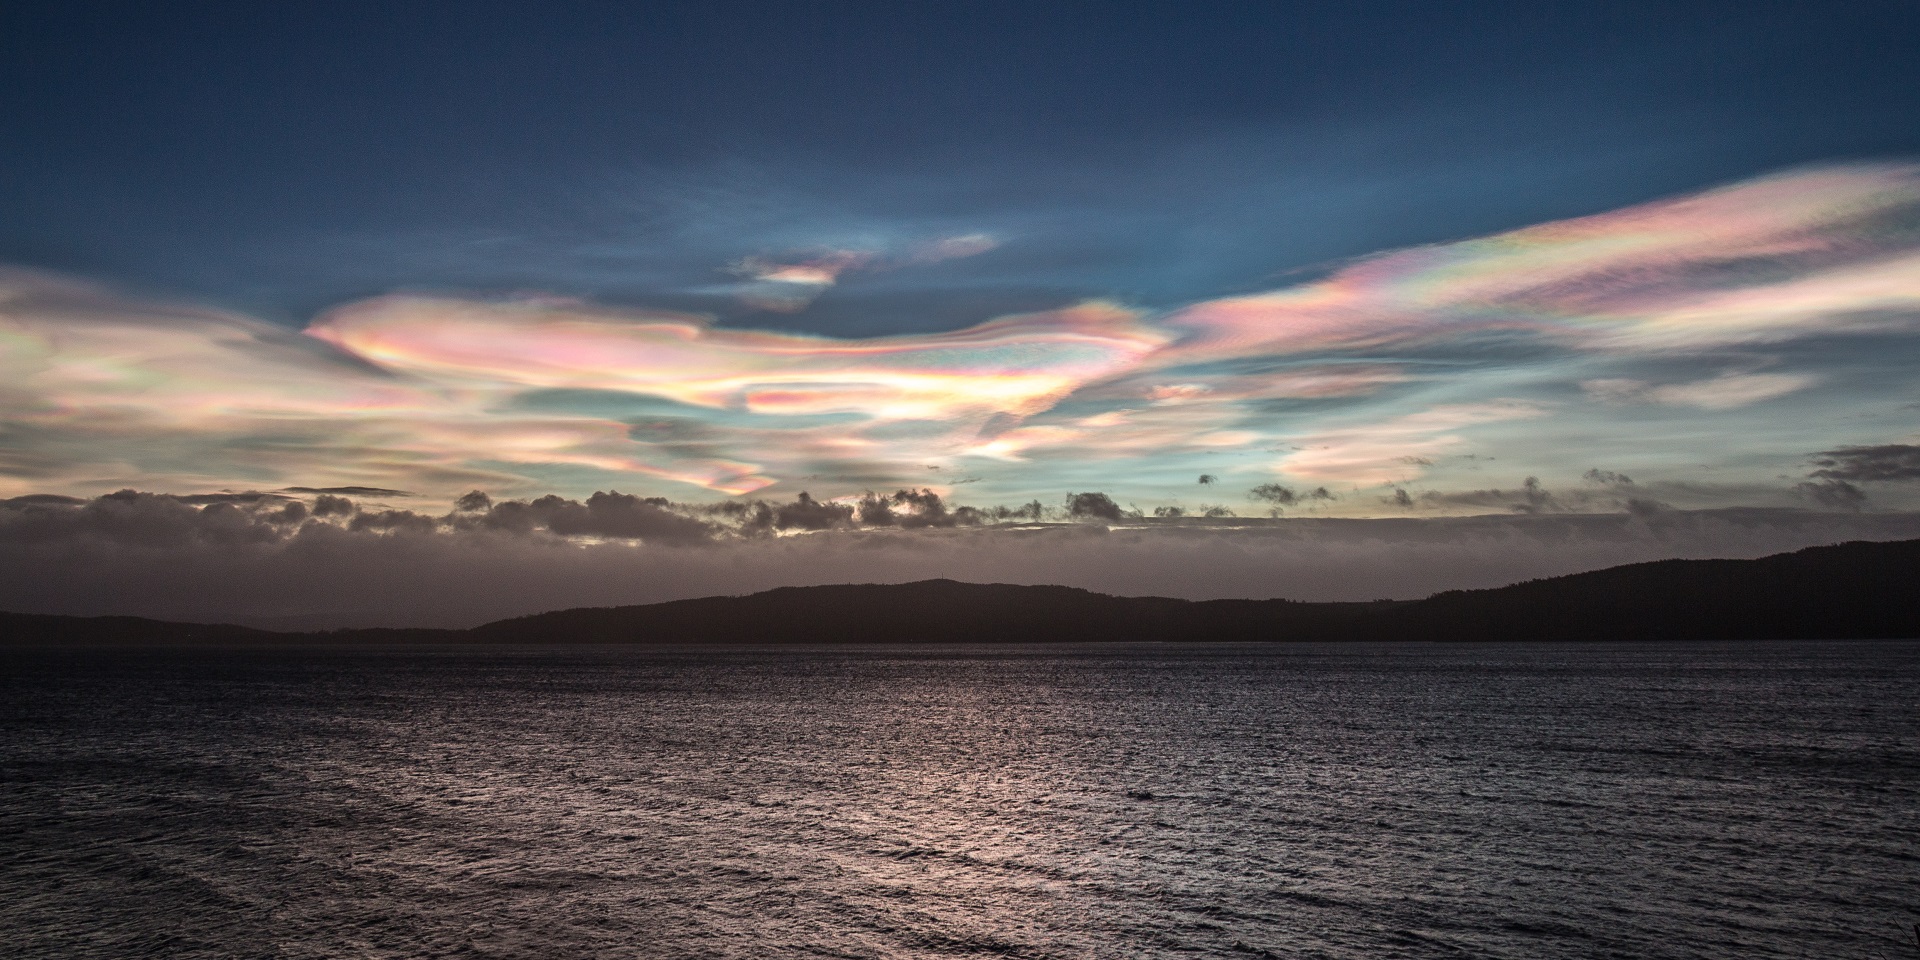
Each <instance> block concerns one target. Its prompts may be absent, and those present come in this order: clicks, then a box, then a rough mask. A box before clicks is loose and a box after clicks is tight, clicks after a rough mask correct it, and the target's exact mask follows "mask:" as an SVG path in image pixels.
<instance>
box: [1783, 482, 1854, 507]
mask: <svg viewBox="0 0 1920 960" xmlns="http://www.w3.org/2000/svg"><path fill="white" fill-rule="evenodd" d="M1793 492H1794V493H1796V494H1799V495H1800V496H1803V497H1806V498H1807V499H1809V500H1812V501H1813V502H1815V503H1817V504H1820V505H1821V506H1823V507H1832V508H1834V509H1836V510H1859V509H1860V508H1861V507H1864V506H1866V503H1867V495H1866V493H1865V492H1864V491H1862V490H1861V489H1860V488H1859V487H1856V486H1854V485H1853V484H1851V483H1848V482H1847V481H1845V480H1820V481H1817V482H1816V481H1809V482H1807V483H1802V484H1798V485H1796V486H1795V487H1794V488H1793Z"/></svg>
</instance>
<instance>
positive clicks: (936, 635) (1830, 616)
mask: <svg viewBox="0 0 1920 960" xmlns="http://www.w3.org/2000/svg"><path fill="white" fill-rule="evenodd" d="M1916 574H1920V540H1909V541H1898V542H1892V543H1864V542H1856V543H1845V544H1838V545H1835V546H1828V547H1812V548H1809V549H1806V550H1801V551H1798V552H1795V553H1786V554H1778V555H1775V556H1771V557H1762V558H1760V559H1758V560H1661V561H1655V562H1652V563H1639V564H1632V565H1629V566H1623V567H1613V568H1609V569H1606V570H1597V571H1593V572H1590V573H1578V574H1572V575H1569V576H1563V577H1555V578H1552V579H1545V580H1533V581H1528V582H1526V583H1519V584H1514V585H1511V586H1506V587H1497V588H1493V589H1488V590H1471V591H1451V592H1447V593H1441V594H1436V595H1434V596H1432V597H1428V598H1426V599H1424V600H1416V601H1407V602H1377V603H1298V602H1294V601H1288V600H1210V601H1188V600H1175V599H1168V598H1164V597H1112V596H1107V595H1104V594H1098V593H1093V592H1090V591H1087V590H1081V589H1077V588H1073V587H1057V586H1014V585H1008V584H972V583H958V582H955V581H952V580H924V581H920V582H917V583H905V584H855V585H843V586H821V587H785V588H781V589H777V590H769V591H766V592H764V593H757V594H753V595H750V596H741V597H705V598H701V599H696V600H677V601H672V602H669V603H657V604H648V605H645V606H632V607H599V608H581V609H574V610H560V611H555V612H552V613H542V614H536V615H533V616H527V617H517V618H514V619H511V620H500V621H496V622H493V623H489V624H485V625H483V626H479V627H475V628H473V629H471V630H341V631H333V632H329V633H304V634H303V633H274V632H269V631H264V630H253V629H249V628H245V627H236V626H203V625H196V624H177V623H165V622H161V621H154V620H143V619H139V618H134V617H57V616H41V615H27V614H0V632H4V634H5V636H6V637H7V639H8V640H10V641H13V642H27V643H254V642H268V641H270V642H283V643H285V642H336V643H400V642H480V643H727V644H735V643H899V642H916V643H1002V642H1005V643H1068V642H1083V641H1134V642H1138V641H1171V642H1191V641H1235V642H1244V641H1257V642H1268V641H1292V640H1318V641H1348V640H1432V641H1476V640H1501V641H1508V640H1741V639H1749V640H1759V639H1788V638H1794V639H1850V638H1892V637H1920V576H1916Z"/></svg>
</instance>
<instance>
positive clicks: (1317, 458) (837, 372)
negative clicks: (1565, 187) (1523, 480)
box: [0, 165, 1920, 494]
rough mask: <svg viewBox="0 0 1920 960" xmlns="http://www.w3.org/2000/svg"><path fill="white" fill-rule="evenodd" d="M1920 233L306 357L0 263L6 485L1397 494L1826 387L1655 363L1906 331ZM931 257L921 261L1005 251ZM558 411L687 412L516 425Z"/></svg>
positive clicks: (1630, 218)
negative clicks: (579, 404)
mask: <svg viewBox="0 0 1920 960" xmlns="http://www.w3.org/2000/svg"><path fill="white" fill-rule="evenodd" d="M1916 237H1920V172H1917V171H1916V169H1915V168H1913V167H1909V166H1898V165H1878V166H1847V167H1833V168H1825V169H1816V170H1805V171H1797V172H1789V173H1785V174H1780V175H1775V176H1771V177H1766V178H1762V179H1759V180H1755V181H1750V182H1747V183H1742V184H1735V185H1732V186H1728V187H1723V188H1719V189H1715V190H1710V191H1706V192H1704V193H1700V194H1696V195H1693V196H1689V197H1682V198H1678V199H1673V200H1665V201H1659V202H1656V203H1650V204H1646V205H1643V206H1639V207H1634V208H1629V209H1626V210H1621V211H1616V212H1612V213H1606V214H1600V215H1596V216H1592V217H1585V218H1581V219H1577V220H1570V221H1565V222H1560V223H1552V224H1545V225H1541V226H1537V227H1530V228H1527V229H1523V230H1517V231H1512V232H1509V233H1505V234H1499V235H1495V236H1491V237H1485V238H1480V239H1474V240H1466V241H1461V242H1456V243H1448V244H1439V245H1434V246H1429V247H1422V248H1416V249H1411V250H1403V251H1398V252H1392V253H1387V254H1383V255H1380V256H1376V257H1372V258H1368V259H1365V260H1361V261H1358V262H1356V263H1353V264H1351V265H1348V266H1346V267H1344V268H1343V269H1340V270H1338V271H1336V272H1335V273H1333V274H1332V275H1330V276H1328V277H1326V278H1325V279H1322V280H1318V281H1314V282H1310V283H1306V284H1302V285H1299V286H1294V287H1290V288H1286V289H1281V290H1275V291H1271V292H1267V293H1260V294H1255V295H1250V296H1241V297H1232V298H1225V299H1219V300H1212V301H1207V302H1202V303H1196V304H1192V305H1190V306H1185V307H1181V308H1177V309H1173V310H1169V311H1165V312H1161V313H1152V312H1147V311H1142V310H1139V309H1133V308H1129V307H1126V306H1122V305H1117V304H1112V303H1103V302H1089V303H1083V304H1080V305H1078V306H1073V307H1068V308H1063V309H1059V310H1053V311H1047V312H1042V313H1034V314H1026V315H1020V316H1013V317H1006V318H1002V319H998V320H993V321H990V322H986V323H982V324H978V325H975V326H972V327H968V328H966V329H962V330H956V331H951V332H946V333H936V334H915V335H903V336H895V337H880V338H869V339H857V340H849V339H835V338H828V337H818V336H804V335H798V334H789V333H776V332H769V331H758V330H743V329H728V328H721V327H717V326H714V325H713V324H712V323H710V322H709V321H708V320H707V319H706V318H704V317H699V316H692V315H686V314H674V313H665V312H657V311H639V310H617V309H611V308H596V307H592V306H588V305H581V304H576V303H570V302H555V301H506V302H501V301H475V300H464V299H457V298H446V297H437V298H436V297H418V296H391V297H380V298H375V299H372V300H367V301H361V302H358V303H352V304H347V305H343V306H341V307H338V308H336V309H334V310H331V311H328V312H327V313H325V314H324V315H322V316H321V317H319V318H318V319H316V320H315V321H314V322H313V324H311V325H310V326H309V327H308V328H307V329H306V330H305V331H304V333H303V334H297V333H294V332H292V331H288V330H285V329H283V328H280V327H276V326H273V325H271V324H266V323H262V322H259V321H256V320H253V319H250V318H247V317H243V316H237V315H234V314H230V313H224V312H220V311H213V310H204V309H199V308H192V307H179V306H165V305H155V304H151V303H142V302H136V301H131V300H127V299H124V298H120V297H115V296H113V295H110V294H107V293H104V292H102V291H100V290H98V289H96V288H92V287H88V286H86V285H83V284H77V283H74V282H72V281H68V280H64V279H61V278H58V277H51V276H48V275H45V274H36V273H30V272H24V271H13V272H7V273H4V274H0V380H3V382H4V385H0V429H3V430H4V431H5V432H4V433H3V434H0V487H4V488H5V489H6V490H7V491H10V492H27V491H29V490H32V489H44V488H46V487H47V486H49V485H52V486H54V487H63V486H64V487H67V488H71V489H73V490H75V491H81V492H86V491H92V490H94V489H96V488H98V487H101V486H105V485H111V484H119V483H125V482H129V480H130V478H163V479H165V480H169V481H171V482H174V483H178V484H182V485H198V486H216V487H217V486H254V485H270V484H275V483H282V482H284V483H334V484H371V485H379V486H393V487H401V488H405V489H414V490H421V491H426V492H436V493H444V492H457V491H458V489H459V488H463V487H468V486H473V485H488V486H492V487H494V488H496V489H498V488H503V487H504V488H515V487H521V488H525V487H529V486H532V485H535V484H537V483H541V482H549V481H548V480H547V479H546V477H547V476H549V475H550V474H551V471H552V470H553V469H579V470H587V471H598V472H600V473H603V474H615V475H633V476H636V477H642V478H646V481H643V482H641V484H640V485H641V486H645V485H647V483H649V482H651V481H656V480H657V481H661V482H665V483H673V484H691V485H694V486H697V487H700V488H704V489H707V490H712V491H715V492H718V493H724V494H742V493H749V492H753V491H756V490H761V489H765V488H767V487H769V486H773V485H776V484H780V483H790V484H796V485H798V484H803V483H805V482H806V480H807V478H809V477H819V476H837V477H845V478H865V479H864V482H867V483H870V484H873V485H885V484H888V483H894V482H898V483H916V482H925V481H926V480H927V479H928V474H927V472H926V471H927V468H928V467H929V466H933V467H941V468H944V469H949V470H955V471H962V470H969V469H981V470H989V469H990V470H997V471H1001V475H1002V476H1004V477H1013V478H1015V479H1008V480H1006V485H1007V486H1008V487H1017V486H1020V485H1022V484H1025V485H1026V486H1028V487H1035V486H1041V485H1044V484H1045V483H1046V482H1047V481H1046V477H1048V476H1053V475H1055V472H1057V471H1060V470H1064V469H1066V468H1065V467H1063V466H1062V465H1064V464H1087V463H1098V462H1107V461H1132V462H1135V463H1137V464H1139V465H1141V466H1142V468H1143V469H1144V468H1147V467H1151V468H1152V469H1153V470H1158V471H1161V472H1173V471H1177V470H1184V469H1187V468H1188V467H1191V466H1193V465H1195V464H1211V463H1212V462H1213V461H1212V460H1208V459H1206V458H1207V457H1214V456H1217V455H1220V454H1221V453H1222V452H1223V451H1243V452H1251V453H1254V454H1256V456H1255V461H1256V462H1257V463H1258V464H1260V467H1259V469H1260V470H1261V471H1264V473H1265V475H1268V476H1277V477H1281V478H1294V479H1297V480H1301V481H1314V482H1317V483H1319V482H1324V483H1335V484H1339V483H1345V484H1350V485H1354V486H1368V485H1378V484H1384V483H1394V482H1401V481H1403V480H1405V479H1407V478H1409V477H1410V476H1414V475H1417V474H1418V473H1419V470H1420V469H1421V468H1420V467H1419V466H1418V464H1419V463H1421V462H1423V461H1426V460H1430V459H1432V457H1433V456H1435V455H1439V454H1443V453H1445V452H1448V451H1460V450H1465V449H1468V448H1469V447H1471V446H1472V445H1473V443H1474V439H1473V438H1474V437H1476V436H1479V434H1478V433H1477V431H1482V430H1485V429H1487V428H1489V427H1499V428H1500V429H1502V430H1508V431H1511V430H1516V429H1524V424H1525V423H1526V422H1528V421H1540V420H1541V419H1542V418H1543V417H1546V416H1548V414H1549V412H1550V407H1551V401H1549V400H1544V399H1542V398H1541V397H1542V394H1540V393H1539V392H1538V390H1539V389H1544V388H1542V387H1540V386H1539V385H1541V384H1546V385H1547V386H1551V385H1552V384H1553V383H1560V384H1563V385H1564V387H1565V389H1566V391H1568V392H1570V393H1571V394H1572V395H1575V396H1579V395H1584V396H1587V397H1590V398H1593V399H1597V400H1600V401H1603V405H1605V404H1613V405H1619V404H1653V405H1664V406H1666V407H1670V408H1677V409H1679V408H1683V409H1687V410H1693V411H1697V412H1700V413H1701V414H1702V415H1706V414H1717V413H1724V412H1728V411H1735V412H1737V411H1739V410H1740V409H1742V408H1744V407H1747V406H1751V405H1754V404H1759V403H1766V402H1773V401H1776V400H1778V399H1779V398H1782V397H1786V396H1789V395H1793V394H1796V393H1799V392H1802V391H1807V390H1811V389H1813V388H1814V387H1816V386H1818V385H1821V384H1823V383H1830V382H1833V380H1834V378H1832V377H1829V376H1826V375H1825V374H1823V373H1822V372H1821V371H1818V370H1808V369H1776V370H1771V371H1766V372H1761V371H1760V370H1759V367H1760V366H1764V365H1765V364H1766V363H1768V362H1771V361H1770V360H1768V359H1767V358H1765V357H1757V356H1747V357H1746V358H1745V359H1741V360H1739V361H1738V362H1737V363H1735V364H1734V365H1733V366H1730V367H1727V366H1723V367H1722V368H1720V369H1717V370H1704V371H1702V372H1703V373H1704V374H1705V375H1704V376H1703V375H1695V376H1692V377H1691V378H1689V379H1684V380H1682V381H1679V382H1671V381H1668V382H1661V378H1660V377H1658V376H1655V375H1654V374H1652V373H1649V372H1645V371H1642V370H1640V368H1639V367H1635V366H1633V365H1634V364H1639V365H1641V366H1647V365H1649V364H1657V363H1665V362H1671V361H1673V360H1675V359H1676V358H1686V357H1708V356H1719V355H1722V354H1727V353H1728V352H1729V351H1733V352H1735V353H1739V352H1741V351H1745V352H1747V353H1751V352H1752V351H1754V350H1757V349H1762V348H1772V347H1775V346H1778V345H1780V344H1786V343H1791V342H1793V341H1796V340H1799V339H1803V338H1808V337H1816V336H1823V335H1835V334H1860V333H1877V334H1884V335H1893V336H1907V335H1910V334H1912V333H1914V332H1915V325H1914V318H1915V317H1916V315H1920V241H1916V239H1915V238H1916ZM943 244H944V246H937V247H932V248H929V249H928V250H926V251H924V252H922V253H921V254H916V256H921V257H923V258H924V259H928V260H934V259H941V258H947V257H953V256H968V255H972V254H975V253H978V252H981V251H983V250H986V249H990V248H992V247H993V246H994V245H995V242H994V241H993V240H991V239H990V238H986V237H978V236H963V237H959V238H955V239H953V240H950V241H943ZM863 263H864V261H860V260H858V259H857V258H855V259H849V258H847V257H840V258H839V259H833V258H825V259H821V260H820V261H819V262H808V263H802V264H776V263H766V264H758V265H756V267H755V269H754V271H752V277H753V278H754V280H755V281H756V282H762V283H775V284H786V285H789V286H794V285H799V286H811V287H818V288H821V289H824V288H825V286H827V285H829V284H831V283H832V282H834V280H835V279H836V278H837V277H838V276H839V274H840V273H841V272H843V271H845V270H849V269H855V268H856V267H859V266H861V265H862V264H863ZM808 271H811V272H808ZM1486 337H1505V338H1521V339H1525V340H1528V341H1530V342H1534V343H1537V344H1539V345H1540V346H1539V350H1540V351H1547V352H1548V354H1550V356H1548V358H1547V359H1532V360H1525V361H1502V360H1498V359H1497V358H1496V359H1488V360H1485V361H1477V362H1478V363H1479V365H1478V366H1474V367H1473V368H1472V369H1471V370H1470V371H1469V373H1467V374H1462V373H1450V372H1448V370H1451V369H1454V368H1449V367H1444V366H1441V365H1436V364H1433V363H1428V362H1426V361H1425V359H1424V358H1425V357H1426V356H1427V355H1428V354H1429V353H1431V352H1433V351H1436V350H1440V349H1442V348H1447V347H1449V345H1458V344H1465V343H1469V342H1471V341H1473V340H1474V338H1486ZM1536 353H1538V351H1536ZM1540 355H1541V356H1547V354H1540ZM1730 362H1731V361H1730ZM1622 364H1625V365H1627V367H1628V368H1627V370H1626V371H1625V373H1622V372H1621V370H1620V369H1618V368H1619V367H1620V366H1621V365H1622ZM1609 365H1611V366H1609ZM1457 366H1458V364H1457V363H1456V367H1457ZM1462 369H1464V368H1462ZM1516 384H1518V385H1519V386H1516ZM1528 385H1532V386H1530V387H1529V386H1528ZM1521 387H1528V388H1529V389H1536V393H1535V394H1534V395H1531V396H1523V395H1521V393H1522V392H1523V391H1521V389H1520V388H1521ZM555 391H562V392H564V391H590V392H596V393H600V394H607V395H612V396H624V397H632V398H635V399H636V401H639V400H645V401H649V402H654V401H657V402H658V403H660V404H665V405H667V406H666V408H665V409H664V411H663V410H653V411H651V412H627V413H609V412H604V411H601V412H595V411H590V410H584V409H564V408H553V407H543V406H538V405H530V404H529V403H528V402H527V401H528V400H529V398H535V397H538V396H541V395H544V394H548V393H552V392H555ZM635 409H636V410H638V409H639V408H638V407H636V408H635ZM1183 465H1184V466H1183ZM542 471H546V473H544V474H543V473H542ZM1109 472H1111V471H1109ZM1060 475H1062V476H1064V475H1065V474H1060ZM1116 476H1119V475H1116ZM846 482H859V481H857V480H848V481H846ZM1122 482H1124V481H1123V480H1122ZM668 492H672V491H668Z"/></svg>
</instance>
